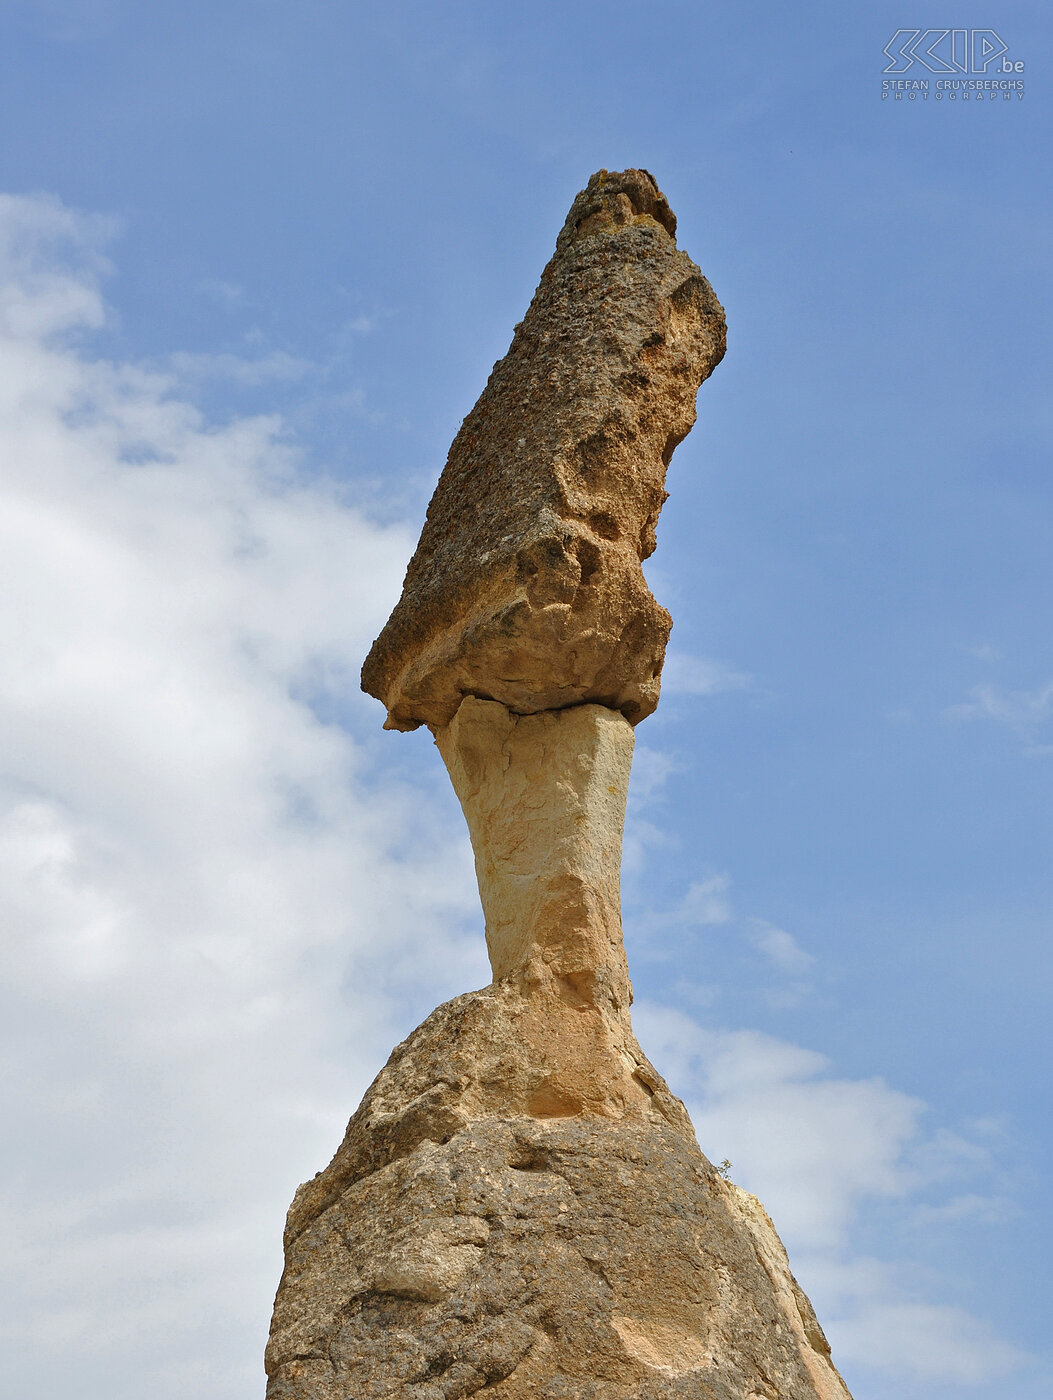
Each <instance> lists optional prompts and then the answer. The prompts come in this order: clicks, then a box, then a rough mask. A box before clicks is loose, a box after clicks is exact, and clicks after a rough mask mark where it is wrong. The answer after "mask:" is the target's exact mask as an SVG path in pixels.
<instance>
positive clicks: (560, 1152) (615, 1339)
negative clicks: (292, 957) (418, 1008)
mask: <svg viewBox="0 0 1053 1400" xmlns="http://www.w3.org/2000/svg"><path fill="white" fill-rule="evenodd" d="M546 1002H547V998H546V997H542V999H541V1000H540V1001H537V1000H535V998H534V997H533V996H532V995H529V994H528V995H524V994H523V993H521V992H520V991H519V990H518V989H516V988H515V987H514V986H511V985H509V984H507V983H506V984H495V985H494V986H493V987H488V988H485V989H484V990H482V991H479V992H470V993H468V994H466V995H465V996H461V997H457V998H456V999H455V1000H454V1001H452V1002H447V1003H446V1004H445V1005H444V1006H440V1007H439V1008H438V1009H437V1010H436V1011H434V1012H433V1013H432V1015H431V1016H429V1017H428V1019H427V1020H426V1021H425V1022H424V1024H423V1025H422V1026H420V1027H418V1029H417V1030H416V1031H414V1032H413V1034H412V1035H411V1036H410V1037H409V1038H408V1039H407V1040H406V1041H404V1042H403V1044H401V1045H399V1046H398V1047H396V1049H395V1051H394V1052H393V1053H392V1056H391V1059H390V1060H389V1062H388V1064H387V1066H386V1068H385V1069H384V1070H382V1071H381V1073H380V1074H379V1075H378V1077H377V1079H376V1081H375V1082H374V1084H373V1085H372V1087H371V1088H370V1090H369V1091H368V1093H367V1094H366V1097H365V1099H364V1100H363V1102H362V1106H361V1107H360V1108H359V1110H358V1112H357V1113H356V1114H355V1116H354V1117H353V1118H352V1120H351V1122H350V1124H349V1125H348V1129H347V1134H346V1136H345V1138H344V1141H343V1143H342V1144H341V1146H340V1148H339V1150H338V1152H337V1154H336V1156H335V1157H334V1158H333V1161H332V1162H331V1163H330V1165H329V1166H328V1167H327V1168H326V1170H325V1171H324V1172H321V1173H319V1175H318V1176H316V1177H315V1178H314V1180H313V1181H310V1182H308V1183H307V1184H306V1185H304V1186H301V1187H300V1189H299V1191H298V1192H297V1194H296V1199H295V1200H294V1202H293V1205H292V1208H291V1209H290V1211H289V1221H288V1228H287V1231H286V1245H285V1258H286V1264H285V1272H284V1274H283V1276H282V1282H281V1286H280V1288H279V1290H278V1297H277V1299H276V1301H275V1308H274V1323H273V1326H272V1328H271V1339H270V1343H269V1346H268V1348H267V1372H268V1376H269V1384H268V1387H267V1400H368V1397H375V1398H376V1400H380V1397H388V1398H389V1400H462V1398H463V1397H467V1396H471V1395H475V1394H477V1393H480V1392H484V1391H485V1393H486V1395H487V1396H488V1397H489V1396H493V1400H851V1397H850V1396H849V1394H848V1391H847V1390H846V1389H845V1387H844V1383H843V1381H842V1380H841V1378H840V1376H839V1375H838V1373H837V1371H836V1370H835V1369H834V1366H833V1364H832V1362H831V1360H830V1349H829V1346H828V1345H827V1342H826V1339H825V1337H824V1336H823V1333H822V1329H821V1328H820V1326H819V1324H818V1322H817V1321H816V1318H815V1314H814V1312H813V1311H812V1308H811V1305H810V1304H809V1302H808V1300H807V1298H806V1297H805V1296H804V1294H803V1293H802V1291H801V1289H800V1288H799V1287H798V1285H797V1283H796V1282H795V1280H794V1278H793V1275H792V1274H791V1273H790V1268H789V1265H788V1263H787V1260H786V1254H785V1251H784V1250H783V1248H782V1245H781V1244H780V1243H779V1240H778V1237H777V1236H776V1234H775V1231H774V1230H773V1229H772V1226H771V1222H770V1221H769V1220H768V1217H767V1216H766V1215H765V1213H764V1211H763V1209H762V1207H761V1206H760V1204H759V1202H757V1201H756V1200H755V1198H754V1197H752V1196H749V1195H747V1193H746V1192H744V1191H741V1190H740V1189H739V1188H738V1187H736V1186H734V1185H732V1184H731V1183H730V1182H726V1181H724V1180H722V1179H721V1177H720V1175H719V1174H718V1173H717V1172H716V1171H715V1170H714V1168H713V1167H712V1166H711V1165H710V1163H709V1162H708V1161H707V1160H706V1159H705V1157H703V1156H702V1154H701V1152H700V1151H699V1149H698V1146H697V1144H696V1143H695V1140H694V1135H693V1133H692V1131H691V1125H690V1122H689V1121H688V1118H687V1114H686V1113H685V1112H684V1109H683V1106H682V1105H681V1104H680V1102H679V1100H677V1099H676V1098H674V1097H673V1095H672V1094H670V1092H669V1090H668V1089H667V1087H666V1085H665V1084H664V1082H663V1081H662V1079H661V1077H660V1076H659V1075H658V1074H657V1073H656V1072H655V1071H654V1070H653V1069H652V1068H651V1066H650V1065H649V1064H648V1063H647V1060H646V1059H645V1058H644V1056H643V1054H642V1052H641V1051H640V1050H639V1047H637V1046H635V1042H633V1043H632V1044H630V1043H629V1042H628V1041H626V1040H624V1039H623V1040H622V1041H621V1044H620V1046H615V1045H614V1044H613V1043H608V1046H607V1048H606V1049H605V1048H604V1047H603V1046H602V1044H601V1043H600V1041H601V1040H602V1037H597V1039H596V1042H595V1048H596V1049H597V1050H598V1051H599V1052H600V1053H598V1054H597V1055H596V1056H595V1058H594V1060H593V1063H594V1064H595V1066H596V1076H595V1079H594V1081H593V1084H594V1089H593V1098H592V1101H591V1102H589V1103H586V1104H582V1103H581V1102H580V1101H579V1102H574V1101H572V1100H569V1099H567V1098H559V1097H557V1098H552V1097H550V1096H548V1095H547V1094H545V1093H543V1092H542V1093H540V1094H539V1090H543V1089H544V1087H545V1086H546V1084H548V1083H549V1082H550V1078H551V1075H552V1073H553V1067H554V1065H558V1064H559V1063H560V1061H561V1060H562V1061H563V1062H564V1064H565V1065H568V1066H569V1067H570V1068H571V1069H572V1070H573V1072H575V1073H577V1074H578V1075H579V1076H580V1074H581V1071H582V1062H581V1061H580V1059H578V1055H579V1053H580V1050H581V1048H582V1047H581V1043H570V1044H567V1045H565V1046H564V1047H563V1048H562V1049H561V1040H560V1027H561V1024H562V1022H561V1019H560V1016H561V1014H562V1016H563V1017H564V1018H565V1017H571V1016H575V1015H578V1016H582V1017H584V1018H585V1019H586V1020H590V1019H591V1020H592V1021H593V1023H594V1029H595V1027H596V1024H597V1022H596V1018H597V1017H598V1016H601V1015H602V1013H599V1012H595V1011H588V1010H585V1011H582V1010H575V1009H574V1008H572V1007H570V1006H568V1005H567V1004H566V1003H563V1007H562V1013H560V1012H558V1011H557V1012H556V1017H555V1019H554V1021H553V1023H552V1024H551V1026H550V1027H549V1031H548V1034H547V1035H544V1034H542V1035H541V1036H540V1037H539V1035H538V1030H539V1027H538V1022H537V1019H536V1017H537V1013H539V1012H543V1011H544V1010H545V1008H546ZM547 1004H548V1008H549V1009H550V1010H556V1007H555V1003H553V1002H547ZM608 1052H614V1053H624V1054H625V1056H626V1061H627V1063H626V1067H625V1069H626V1070H628V1068H629V1067H630V1066H632V1067H633V1068H632V1075H629V1074H628V1073H625V1071H623V1074H624V1079H623V1081H622V1082H620V1083H619V1082H616V1081H617V1079H618V1076H617V1075H613V1076H611V1077H610V1078H608V1079H606V1087H601V1084H602V1083H603V1081H604V1079H605V1075H606V1074H607V1069H608V1068H609V1061H608ZM575 1061H576V1062H577V1063H576V1066H575V1065H574V1063H573V1062H575ZM630 1079H633V1080H634V1082H635V1091H634V1092H630V1093H628V1094H626V1093H625V1092H624V1089H625V1084H626V1082H628V1081H629V1080H630Z"/></svg>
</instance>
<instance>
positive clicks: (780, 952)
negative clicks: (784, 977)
mask: <svg viewBox="0 0 1053 1400" xmlns="http://www.w3.org/2000/svg"><path fill="white" fill-rule="evenodd" d="M744 922H745V927H746V935H747V937H748V938H749V940H750V942H751V943H752V944H753V945H754V947H755V948H757V949H758V951H759V952H761V953H763V954H764V955H765V957H766V958H768V960H769V961H770V962H771V964H772V966H773V967H774V968H775V969H776V970H777V971H779V972H786V973H797V974H801V973H804V972H807V970H808V969H809V968H810V967H811V966H812V964H813V963H814V962H815V959H814V958H813V957H812V955H811V953H806V952H805V951H804V949H803V948H802V947H801V945H800V944H799V943H798V942H797V940H796V938H794V936H793V934H792V933H787V932H786V930H785V929H784V928H779V927H778V926H777V925H776V924H770V923H768V921H767V919H746V920H745V921H744Z"/></svg>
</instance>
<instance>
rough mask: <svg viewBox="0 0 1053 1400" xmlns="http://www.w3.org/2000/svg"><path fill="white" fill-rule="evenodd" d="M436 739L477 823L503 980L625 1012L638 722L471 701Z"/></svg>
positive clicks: (478, 858) (608, 713)
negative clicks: (626, 905)
mask: <svg viewBox="0 0 1053 1400" xmlns="http://www.w3.org/2000/svg"><path fill="white" fill-rule="evenodd" d="M435 742H436V744H437V745H438V747H439V751H440V753H441V754H442V757H443V760H444V762H445V764H446V767H447V770H448V771H449V774H450V779H451V781H452V782H453V786H454V791H455V792H456V793H457V796H458V798H459V799H460V803H461V807H462V809H463V811H464V815H465V817H466V819H467V822H468V830H469V833H470V834H471V838H472V848H473V850H474V851H475V871H476V875H477V877H478V880H479V894H480V897H481V899H482V904H483V913H484V914H485V915H486V944H487V949H488V951H489V954H490V963H491V966H492V967H493V970H494V977H495V978H496V979H500V978H504V977H512V978H514V979H515V980H516V981H517V983H518V985H519V986H521V987H524V988H538V987H541V986H542V985H543V984H547V983H549V982H551V981H552V980H553V979H555V980H556V981H557V982H558V983H560V984H562V985H561V989H560V995H562V996H564V997H566V998H567V999H568V1000H570V1001H571V1002H573V1003H576V1004H585V1003H593V1002H600V1003H602V1004H604V1005H605V1006H606V1007H607V1009H608V1010H609V1011H611V1012H614V1013H617V1012H619V1011H623V1010H624V1011H627V1010H628V1007H629V1003H630V1001H631V1000H632V991H631V989H630V986H629V968H628V964H627V963H626V960H625V946H624V943H623V941H622V919H621V891H620V876H621V864H622V829H623V827H624V825H625V803H626V798H627V797H628V792H629V769H630V767H631V765H632V757H633V729H632V725H631V724H630V723H629V721H628V720H627V719H625V718H624V716H623V715H621V714H619V713H618V711H617V710H608V709H607V708H606V707H605V706H603V705H575V706H574V707H573V708H572V709H569V710H548V711H545V712H544V713H542V714H536V715H516V714H512V713H511V711H509V710H506V709H505V707H504V706H503V705H499V704H498V703H497V702H496V701H495V700H477V699H475V698H474V697H473V696H469V697H468V698H467V699H465V700H464V701H463V703H462V704H461V707H460V709H459V710H458V711H457V713H456V715H455V716H454V718H453V720H452V721H451V723H450V724H449V725H448V726H447V727H446V728H445V729H440V730H437V731H436V733H435Z"/></svg>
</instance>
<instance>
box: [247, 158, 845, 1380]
mask: <svg viewBox="0 0 1053 1400" xmlns="http://www.w3.org/2000/svg"><path fill="white" fill-rule="evenodd" d="M675 230H676V221H675V219H674V217H673V214H672V212H671V211H670V209H669V205H668V203H667V202H666V200H665V197H664V195H662V193H661V192H660V191H659V189H658V187H657V185H656V184H655V182H654V180H653V178H652V177H651V176H650V175H649V174H648V173H647V172H646V171H644V170H627V171H624V172H622V173H620V174H617V173H612V172H608V171H600V172H599V173H598V174H596V175H594V176H593V177H592V179H591V180H590V181H589V183H588V186H587V187H586V189H585V190H583V191H582V193H581V194H579V195H578V197H577V199H576V200H575V201H574V204H573V206H572V208H571V211H570V214H569V216H568V218H567V222H566V224H565V225H564V228H563V231H562V232H561V233H560V235H559V238H558V239H557V242H556V252H555V256H554V257H553V258H552V260H551V262H550V263H549V264H548V266H547V267H546V269H545V271H544V273H543V274H542V278H541V284H540V286H539V287H538V290H537V293H536V294H535V296H534V299H533V301H532V303H531V305H530V308H529V310H528V311H527V314H526V316H525V317H524V319H523V321H522V323H521V324H520V325H519V326H517V328H516V331H515V336H514V339H513V341H512V346H511V349H510V350H509V352H508V354H507V355H506V356H505V358H504V359H503V360H501V361H500V363H499V364H497V365H496V366H495V368H494V371H493V373H492V375H491V376H490V381H489V383H488V384H487V386H486V389H485V390H484V392H483V394H482V397H481V398H480V399H479V402H478V403H477V404H476V406H475V408H474V409H473V410H472V412H471V413H470V414H469V415H468V417H467V418H466V419H465V421H464V424H463V426H462V428H461V430H460V432H459V433H458V434H457V437H456V439H455V440H454V443H453V446H452V448H451V450H450V457H449V461H448V462H447V464H446V468H445V470H444V471H443V473H442V477H441V479H440V481H439V484H438V487H437V488H436V491H435V495H434V497H433V498H432V502H431V505H430V507H429V510H428V518H427V522H426V524H425V526H424V531H423V533H422V535H421V539H420V543H419V545H418V547H417V551H416V553H415V554H414V556H413V559H412V561H411V563H410V566H409V570H408V572H407V575H406V582H405V585H404V588H403V593H402V597H401V599H400V601H399V603H398V605H397V606H396V608H395V611H394V612H393V613H392V615H391V618H390V619H389V621H388V624H387V626H386V627H385V628H384V630H383V632H382V633H381V635H380V637H379V638H378V639H377V641H376V643H375V644H374V646H373V649H372V651H371V652H370V654H369V657H368V659H367V661H366V664H365V666H364V668H363V673H362V684H363V688H364V689H365V690H367V691H368V692H369V693H371V694H372V695H374V696H376V697H377V698H378V699H380V700H382V701H383V703H384V705H385V707H386V708H387V712H388V714H387V724H386V727H388V728H394V729H415V728H417V727H419V726H420V725H422V724H426V725H428V726H429V727H430V729H431V731H432V733H433V735H434V737H435V742H436V744H437V745H438V748H439V751H440V753H441V755H442V758H443V760H444V762H445V764H446V767H447V770H448V772H449V774H450V778H451V781H452V783H453V786H454V789H455V791H456V793H457V796H458V799H459V800H460V803H461V807H462V810H463V812H464V815H465V819H466V821H467V823H468V829H469V834H470V836H471V841H472V847H473V850H474V853H475V865H476V872H477V875H478V879H479V892H480V897H481V900H482V905H483V912H484V915H485V920H486V941H487V949H488V952H489V955H490V962H491V965H492V968H493V974H494V980H493V982H492V983H491V984H490V985H489V986H488V987H484V988H483V989H482V990H481V991H477V992H469V993H466V994H465V995H463V996H459V997H456V998H455V999H454V1000H453V1001H451V1002H447V1003H446V1004H444V1005H442V1006H440V1007H439V1008H438V1009H437V1010H436V1011H434V1012H433V1013H432V1014H431V1016H429V1017H428V1019H427V1020H426V1021H425V1022H424V1023H423V1024H422V1025H421V1026H419V1027H418V1028H417V1030H415V1031H414V1032H413V1033H412V1035H410V1036H409V1037H408V1039H407V1040H405V1041H404V1042H403V1043H402V1044H401V1045H399V1046H397V1047H396V1048H395V1050H394V1051H393V1052H392V1055H391V1058H390V1059H389V1061H388V1063H387V1065H386V1066H385V1067H384V1069H383V1070H381V1072H380V1074H379V1075H378V1076H377V1078H376V1079H375V1080H374V1082H373V1084H372V1085H371V1086H370V1088H369V1090H368V1092H367V1093H366V1096H365V1098H364V1099H363V1101H362V1104H361V1105H360V1107H359V1109H358V1110H357V1112H356V1113H355V1114H354V1116H353V1117H352V1119H351V1121H350V1123H349V1124H348V1128H347V1132H346V1134H345V1136H344V1140H343V1142H342V1143H341V1145H340V1147H339V1149H338V1150H337V1153H336V1155H335V1157H334V1158H333V1160H332V1162H330V1164H329V1166H328V1167H326V1169H325V1170H324V1171H322V1172H320V1173H319V1174H318V1175H317V1176H315V1177H314V1178H313V1179H312V1180H311V1181H309V1182H307V1183H305V1184H304V1185H303V1186H301V1187H300V1188H299V1190H298V1191H297V1193H296V1196H295V1199H294V1200H293V1204H292V1206H291V1207H290V1210H289V1216H288V1221H287V1225H286V1232H285V1270H284V1273H283V1275H282V1280H281V1283H280V1285H279V1288H278V1294H277V1297H276V1299H275V1306H274V1317H273V1321H272V1325H271V1336H270V1342H269V1344H268V1348H267V1373H268V1377H269V1381H268V1387H267V1397H268V1400H365V1398H366V1397H376V1400H380V1397H385V1398H386V1400H462V1397H466V1396H471V1395H474V1394H476V1393H477V1392H479V1391H483V1390H486V1391H487V1392H488V1394H492V1395H493V1397H494V1400H851V1397H850V1396H849V1394H848V1391H847V1390H846V1389H845V1386H844V1383H843V1381H842V1380H841V1378H840V1376H839V1375H838V1373H837V1371H836V1370H835V1369H834V1366H833V1364H832V1362H831V1360H830V1348H829V1346H828V1345H827V1343H826V1339H825V1337H824V1336H823V1332H822V1329H821V1327H820V1326H819V1323H818V1321H817V1320H816V1317H815V1314H814V1312H813V1311H812V1308H811V1305H810V1303H809V1302H808V1299H807V1298H806V1297H805V1295H804V1294H803V1292H802V1291H801V1289H800V1287H799V1286H798V1284H797V1282H796V1280H795V1279H794V1278H793V1275H792V1273H791V1272H790V1268H789V1264H788V1262H787V1259H786V1254H785V1251H784V1250H783V1247H782V1245H781V1243H780V1242H779V1238H778V1236H777V1235H776V1233H775V1231H774V1228H773V1227H772V1224H771V1221H770V1220H769V1219H768V1217H767V1215H766V1214H765V1212H764V1209H763V1207H762V1206H761V1205H760V1203H759V1202H758V1201H757V1200H756V1199H755V1198H754V1197H752V1196H750V1195H748V1194H747V1193H746V1192H744V1191H742V1190H740V1189H739V1188H738V1187H736V1186H735V1185H733V1184H732V1183H731V1182H729V1181H725V1180H724V1179H723V1177H722V1176H721V1175H720V1174H719V1173H718V1172H717V1171H716V1170H715V1169H714V1168H713V1166H712V1165H711V1163H710V1162H709V1161H708V1160H707V1159H706V1158H705V1157H704V1156H703V1155H702V1153H701V1151H700V1150H699V1147H698V1144H697V1142H696V1140H695V1136H694V1132H693V1130H692V1127H691V1123H690V1120H689V1118H688V1115H687V1112H686V1110H685V1109H684V1106H683V1104H682V1103H681V1102H680V1101H679V1099H677V1098H676V1097H675V1096H674V1095H673V1094H672V1093H671V1092H670V1091H669V1088H668V1086H667V1085H666V1083H665V1081H664V1080H663V1079H662V1077H661V1076H660V1075H659V1074H658V1073H657V1071H656V1070H655V1069H654V1067H653V1066H652V1065H651V1064H650V1063H649V1062H648V1060H647V1058H646V1056H645V1055H644V1053H643V1051H642V1049H641V1048H640V1046H639V1044H638V1043H637V1041H636V1038H635V1036H634V1035H633V1031H632V1025H631V1021H630V1016H629V1005H630V1002H631V1000H632V991H631V987H630V984H629V973H628V967H627V964H626V959H625V950H624V947H623V942H622V926H621V908H620V895H619V879H620V868H621V844H622V827H623V823H624V817H625V802H626V796H627V792H628V783H629V769H630V765H631V762H632V751H633V726H634V725H635V724H636V723H638V722H639V721H640V720H641V719H643V718H644V717H645V716H646V715H648V714H650V713H651V711H652V710H653V709H654V707H655V705H656V704H657V702H658V690H659V679H660V675H661V669H662V660H663V656H664V652H665V644H666V640H667V637H668V634H669V627H670V619H669V615H668V614H667V613H666V612H665V611H664V609H663V608H662V607H661V606H660V605H659V604H658V603H657V602H656V601H655V599H654V598H653V597H652V596H651V593H650V591H649V589H648V587H647V584H646V582H645V580H644V577H643V572H642V570H641V563H642V561H643V560H644V559H645V558H646V557H647V556H648V555H649V554H650V553H651V551H652V550H653V548H654V529H655V522H656V520H657V518H658V512H659V510H660V508H661V506H662V503H663V501H664V499H665V491H664V477H665V470H666V467H667V466H668V463H669V459H670V456H671V454H672V452H673V449H674V448H675V446H676V444H677V443H678V442H680V441H681V439H682V438H683V437H684V436H685V435H686V434H687V432H688V431H689V430H690V428H691V425H692V423H693V422H694V419H695V394H696V392H697V390H698V387H699V385H700V384H701V382H702V381H703V380H704V379H705V378H706V376H707V375H708V374H709V373H710V371H711V370H712V369H713V367H714V365H716V364H717V363H718V361H719V360H720V357H721V355H722V354H723V350H724V316H723V312H722V310H721V307H720V304H719V302H718V301H717V300H716V297H715V296H714V295H713V292H712V289H711V288H710V286H709V283H708V282H707V281H706V280H705V278H704V277H703V276H702V275H701V273H700V272H699V270H698V268H697V267H696V266H695V265H694V263H692V262H691V260H690V259H689V258H688V257H687V256H686V255H685V254H684V253H682V252H681V251H680V250H679V249H678V248H677V246H676V240H675V237H674V234H675Z"/></svg>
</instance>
